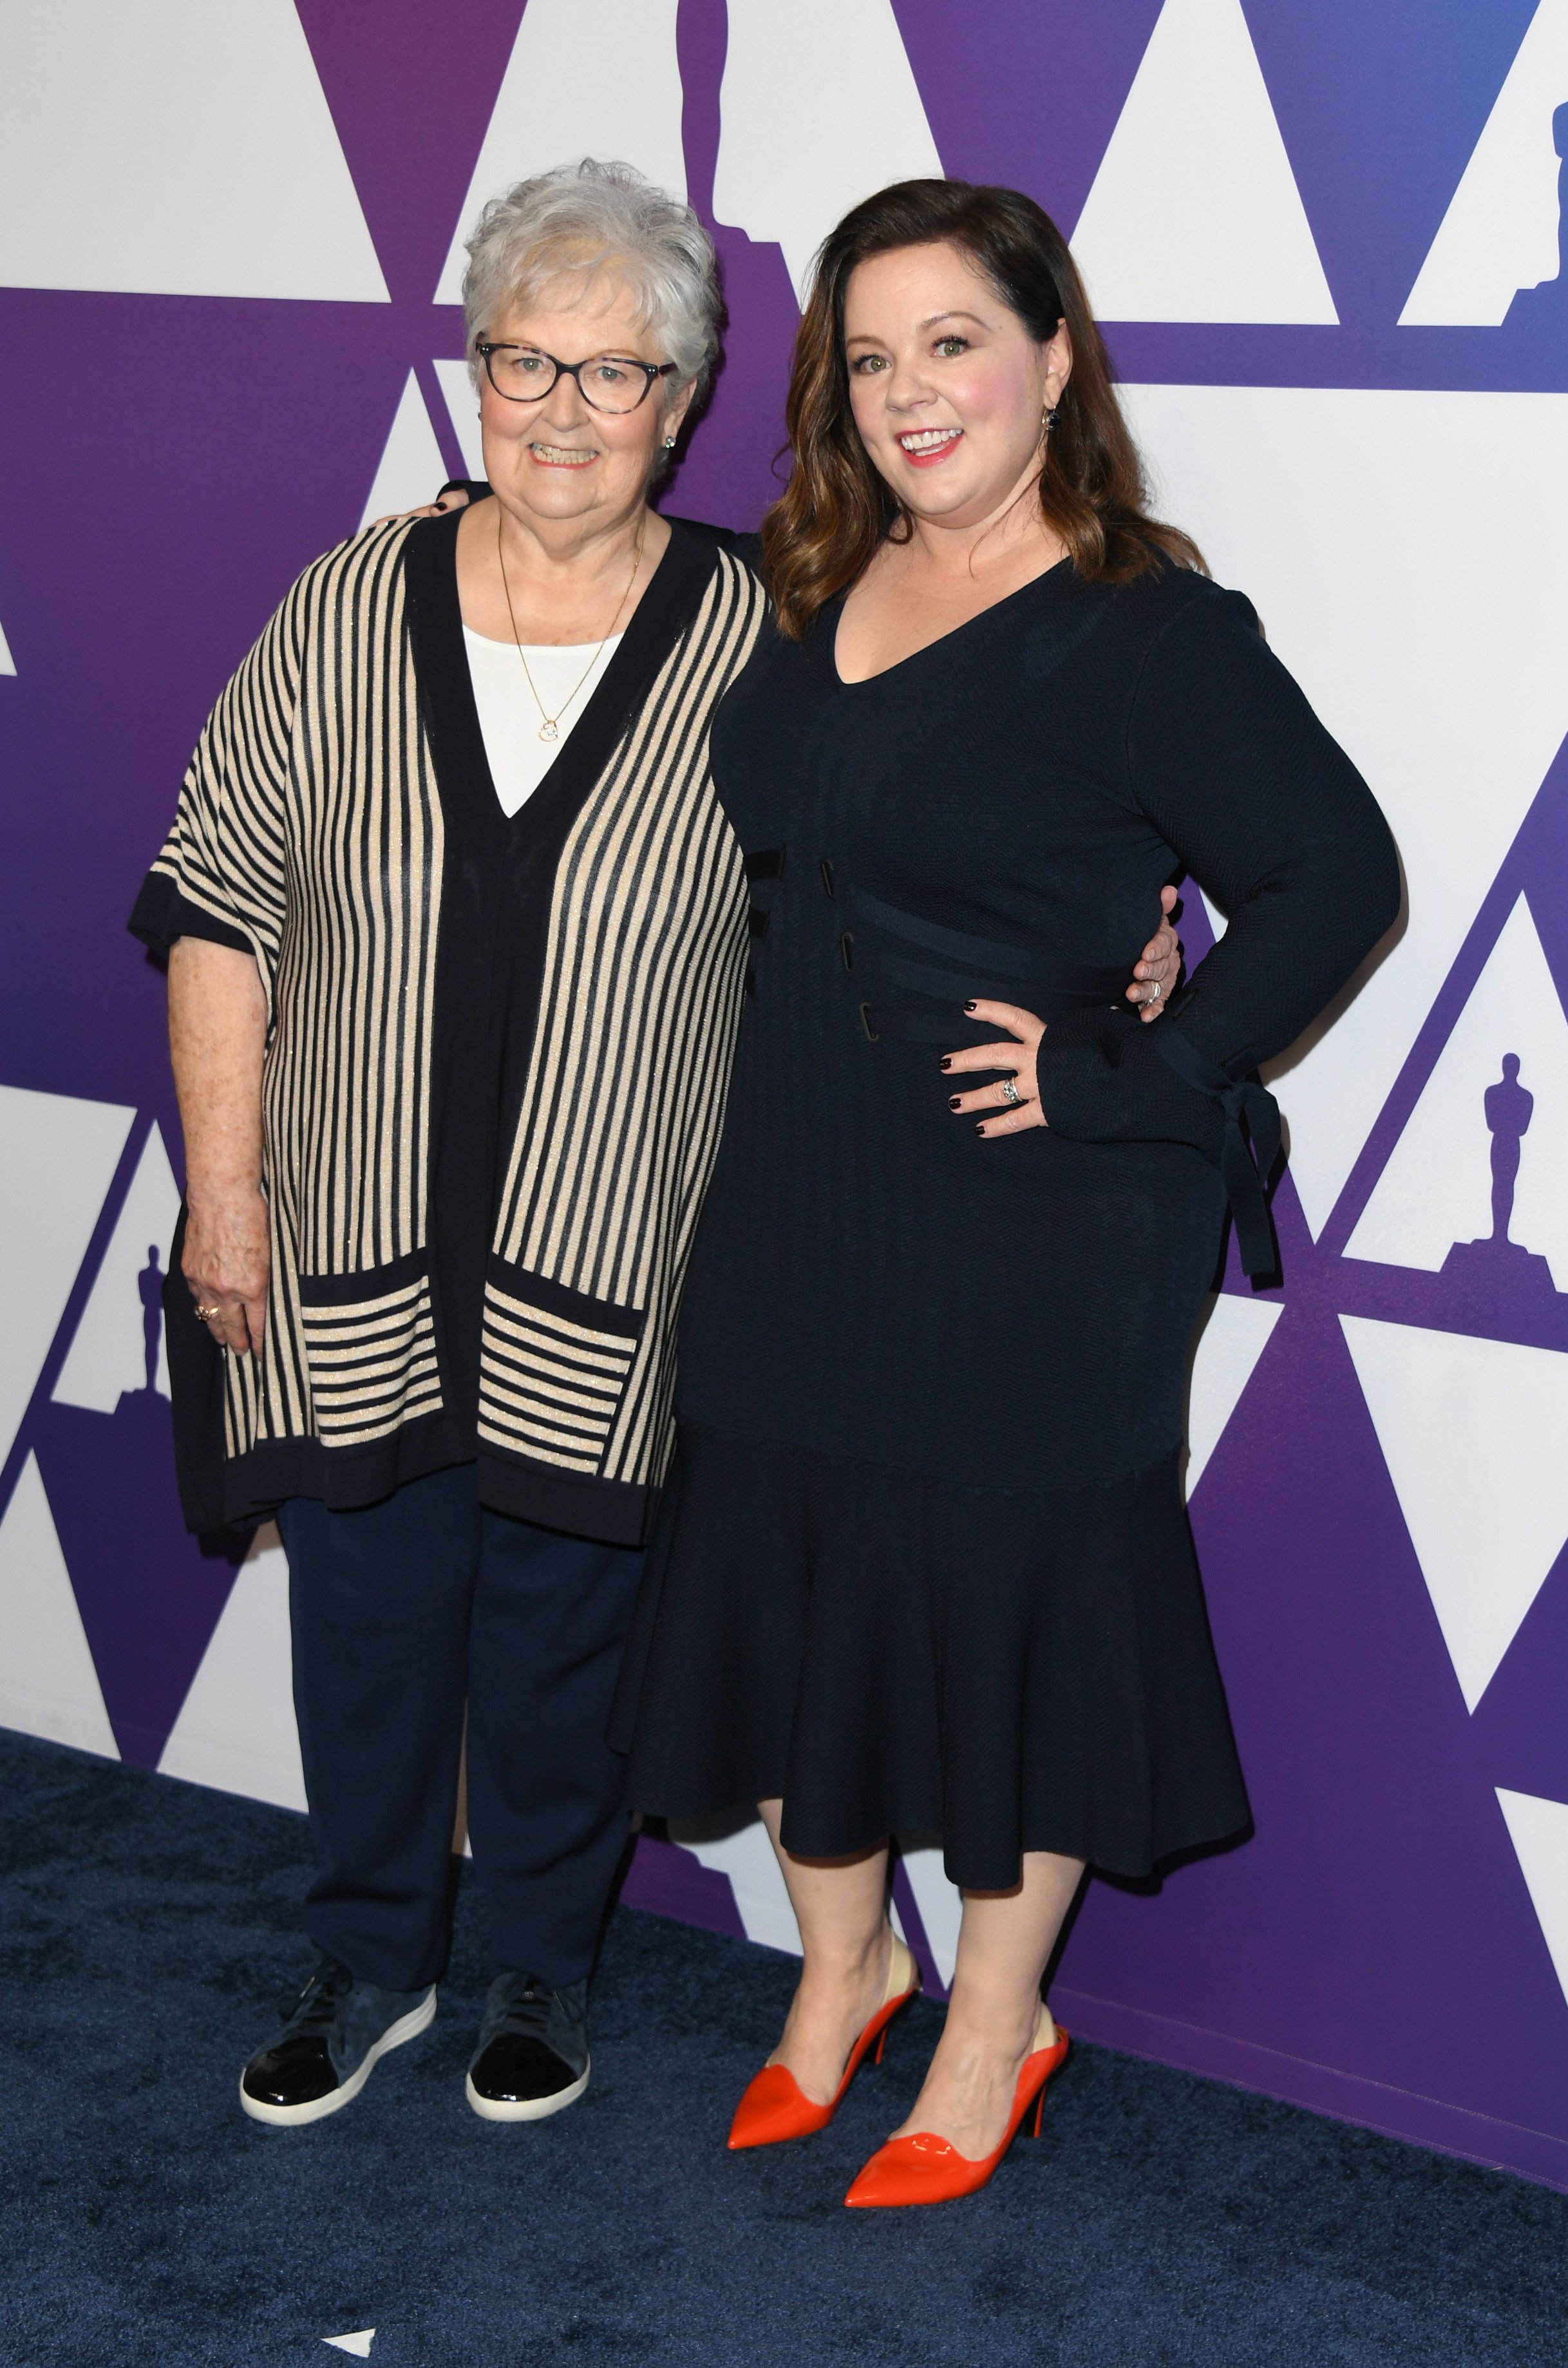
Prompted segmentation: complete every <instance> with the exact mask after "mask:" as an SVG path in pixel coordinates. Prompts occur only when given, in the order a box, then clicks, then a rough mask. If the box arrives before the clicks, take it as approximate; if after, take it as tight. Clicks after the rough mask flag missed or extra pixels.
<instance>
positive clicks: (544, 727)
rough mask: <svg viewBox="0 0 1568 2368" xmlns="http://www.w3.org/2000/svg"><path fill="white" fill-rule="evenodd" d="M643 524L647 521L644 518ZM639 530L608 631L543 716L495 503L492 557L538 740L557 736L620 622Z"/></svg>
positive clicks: (636, 562) (636, 563) (632, 579)
mask: <svg viewBox="0 0 1568 2368" xmlns="http://www.w3.org/2000/svg"><path fill="white" fill-rule="evenodd" d="M644 523H646V522H645V521H644ZM642 533H643V529H642V527H641V526H640V527H639V528H638V529H637V548H636V550H635V551H634V552H633V553H632V555H631V575H629V576H628V577H627V579H626V589H625V591H624V592H623V593H622V594H621V596H620V607H619V608H618V609H617V610H616V612H615V614H614V616H613V617H612V618H611V619H610V620H609V632H608V633H605V634H603V635H601V637H600V639H599V642H598V643H597V647H596V648H595V651H594V655H593V656H592V657H591V658H590V659H589V660H588V663H587V665H586V666H585V668H584V670H583V672H582V673H581V674H580V675H579V676H578V677H577V680H576V681H575V682H574V684H573V686H572V689H571V693H570V695H569V696H568V697H567V698H565V699H563V700H562V702H561V704H560V706H559V707H558V708H557V709H556V711H555V712H554V714H553V715H546V713H545V712H544V701H543V700H542V699H541V698H540V695H539V692H538V690H537V689H535V687H534V678H533V677H532V675H531V674H529V672H528V660H527V658H526V657H524V656H523V637H522V635H521V633H519V632H518V631H517V611H516V609H514V608H513V606H512V587H511V586H510V585H509V584H508V583H507V581H506V552H505V550H504V549H503V547H502V542H501V505H500V503H499V502H497V503H496V505H495V557H496V560H497V561H498V563H499V564H500V568H501V589H502V591H503V592H504V593H505V594H506V615H507V617H508V619H509V620H510V622H511V627H512V639H513V641H514V642H515V643H517V656H518V658H519V659H521V661H522V668H523V679H524V681H525V682H526V683H527V684H528V690H529V692H530V694H531V695H532V698H533V703H534V705H535V706H536V707H537V708H538V710H539V712H540V727H539V736H540V739H541V740H559V739H560V737H561V719H562V716H563V715H564V714H565V712H566V711H567V709H568V708H569V707H570V706H571V704H572V701H573V700H574V699H575V698H576V696H577V693H578V692H579V691H580V690H581V689H582V688H583V685H584V684H585V682H586V681H587V679H588V677H589V675H591V674H592V673H593V670H594V668H595V667H596V666H597V664H598V662H599V660H600V658H601V657H602V656H603V655H604V647H605V643H606V642H608V640H609V637H610V633H613V632H614V631H615V629H616V627H617V626H618V625H619V622H620V610H621V609H624V608H625V606H626V604H627V602H628V601H629V600H630V599H631V587H632V586H633V585H634V584H635V583H636V581H637V571H638V569H639V568H640V567H641V566H642Z"/></svg>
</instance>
